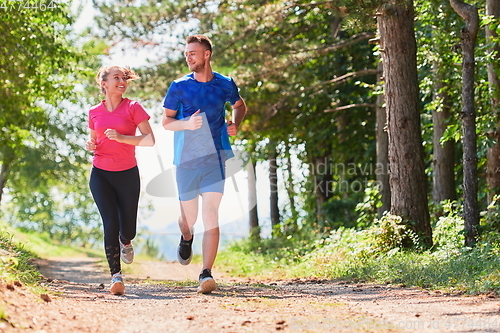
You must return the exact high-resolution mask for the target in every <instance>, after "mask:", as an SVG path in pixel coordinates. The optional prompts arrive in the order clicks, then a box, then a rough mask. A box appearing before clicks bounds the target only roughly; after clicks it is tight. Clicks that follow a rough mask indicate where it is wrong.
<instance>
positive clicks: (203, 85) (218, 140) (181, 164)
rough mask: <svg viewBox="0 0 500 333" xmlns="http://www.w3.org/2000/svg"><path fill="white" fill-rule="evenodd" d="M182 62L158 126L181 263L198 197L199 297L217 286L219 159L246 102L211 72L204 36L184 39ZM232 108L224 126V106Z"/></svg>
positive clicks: (187, 253) (185, 260) (226, 154)
mask: <svg viewBox="0 0 500 333" xmlns="http://www.w3.org/2000/svg"><path fill="white" fill-rule="evenodd" d="M184 55H185V58H186V63H187V65H188V67H189V70H190V71H191V73H190V74H187V75H185V76H184V77H181V78H179V79H177V80H175V81H174V82H172V84H171V85H170V87H169V89H168V91H167V95H166V96H165V100H164V103H163V107H164V113H163V118H162V125H163V127H164V128H165V129H166V130H171V131H175V134H174V164H175V165H176V166H177V171H176V180H177V188H178V192H179V201H180V208H181V216H180V217H179V229H180V231H181V234H182V235H181V241H180V243H179V248H178V251H177V258H178V259H179V262H180V263H181V264H182V265H187V264H189V263H190V261H191V258H192V243H193V226H194V224H195V222H196V219H197V217H198V199H199V197H200V196H201V198H202V200H201V214H202V218H203V225H204V228H205V231H204V233H203V243H202V253H203V269H202V272H201V274H200V276H199V282H200V285H199V287H198V292H199V293H204V294H208V293H210V292H212V291H214V290H215V289H216V288H217V284H216V283H215V281H214V279H213V277H212V273H211V270H212V266H213V264H214V262H215V257H216V256H217V250H218V247H219V216H218V215H219V205H220V202H221V199H222V194H223V192H224V179H225V161H226V160H227V159H228V158H231V157H232V156H233V153H232V150H231V145H230V143H229V135H230V136H234V135H236V133H237V130H238V126H239V125H240V123H241V122H242V120H243V118H244V117H245V114H246V110H247V107H246V104H245V102H244V101H243V99H242V98H241V97H240V95H239V93H238V88H237V86H236V84H235V83H234V81H233V79H232V78H229V77H226V76H223V75H221V74H219V73H217V72H213V71H212V67H211V65H210V61H211V57H212V42H211V41H210V39H209V38H208V37H206V36H202V35H195V36H189V37H187V38H186V48H185V53H184ZM227 102H229V103H230V104H231V105H232V108H233V112H232V121H228V122H227V123H226V120H225V105H226V103H227Z"/></svg>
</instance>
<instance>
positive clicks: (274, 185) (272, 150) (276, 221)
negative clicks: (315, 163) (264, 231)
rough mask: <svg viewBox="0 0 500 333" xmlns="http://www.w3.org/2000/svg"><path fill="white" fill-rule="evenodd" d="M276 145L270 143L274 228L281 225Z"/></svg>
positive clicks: (271, 202) (270, 176)
mask: <svg viewBox="0 0 500 333" xmlns="http://www.w3.org/2000/svg"><path fill="white" fill-rule="evenodd" d="M276 158H277V152H276V144H275V143H274V142H270V143H269V184H270V190H271V195H270V198H269V199H270V210H271V212H270V214H271V225H272V227H273V230H274V227H275V226H276V225H278V224H279V223H280V211H279V207H278V172H277V171H278V163H277V161H276Z"/></svg>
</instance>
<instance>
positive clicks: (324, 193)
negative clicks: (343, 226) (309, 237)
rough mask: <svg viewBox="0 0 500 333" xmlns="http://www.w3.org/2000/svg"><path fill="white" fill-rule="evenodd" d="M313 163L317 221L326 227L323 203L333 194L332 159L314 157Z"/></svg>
mask: <svg viewBox="0 0 500 333" xmlns="http://www.w3.org/2000/svg"><path fill="white" fill-rule="evenodd" d="M311 165H312V166H313V170H312V176H313V179H314V195H315V197H316V221H317V222H318V225H319V226H321V227H324V226H325V225H326V223H325V222H326V217H325V213H324V212H323V205H324V204H325V202H327V201H328V199H330V198H331V196H332V195H333V191H332V183H333V175H332V168H331V167H330V166H331V159H330V158H329V156H326V157H314V158H313V160H312V161H311Z"/></svg>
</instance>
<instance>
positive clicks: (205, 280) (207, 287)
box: [197, 268, 217, 294]
mask: <svg viewBox="0 0 500 333" xmlns="http://www.w3.org/2000/svg"><path fill="white" fill-rule="evenodd" d="M215 289H217V283H215V280H214V278H213V277H212V272H211V271H210V270H209V269H208V268H205V269H204V270H203V271H202V272H201V274H200V286H199V287H198V290H197V292H198V293H200V294H210V293H211V292H212V291H214V290H215Z"/></svg>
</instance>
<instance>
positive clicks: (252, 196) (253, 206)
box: [246, 159, 260, 240]
mask: <svg viewBox="0 0 500 333" xmlns="http://www.w3.org/2000/svg"><path fill="white" fill-rule="evenodd" d="M256 166H257V162H256V161H254V160H253V159H251V160H250V162H248V163H247V165H246V167H247V175H248V206H249V207H248V208H249V210H248V220H249V223H250V238H251V239H253V240H259V239H260V227H259V215H258V213H257V176H256V174H255V167H256Z"/></svg>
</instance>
